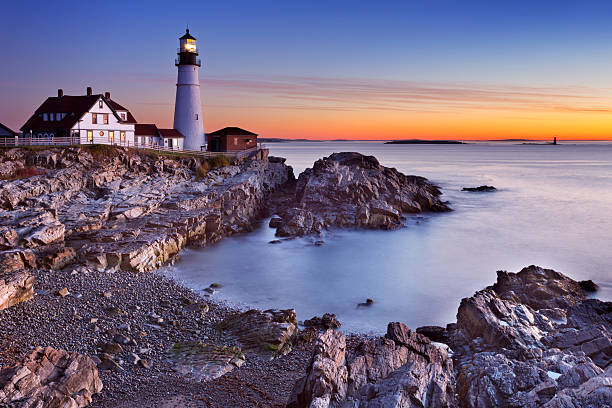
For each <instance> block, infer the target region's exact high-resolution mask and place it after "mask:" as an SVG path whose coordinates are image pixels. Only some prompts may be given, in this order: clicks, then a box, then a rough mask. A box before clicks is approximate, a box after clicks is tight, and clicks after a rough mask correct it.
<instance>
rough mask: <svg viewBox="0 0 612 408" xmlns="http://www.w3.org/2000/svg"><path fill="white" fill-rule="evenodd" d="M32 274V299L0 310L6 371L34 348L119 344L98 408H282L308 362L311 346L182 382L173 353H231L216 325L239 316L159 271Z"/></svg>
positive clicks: (1, 362) (251, 356)
mask: <svg viewBox="0 0 612 408" xmlns="http://www.w3.org/2000/svg"><path fill="white" fill-rule="evenodd" d="M33 274H34V275H35V278H36V283H35V289H36V294H35V296H34V298H33V299H32V300H30V301H27V302H23V303H20V304H18V305H16V306H14V307H12V308H9V309H6V310H2V311H0V319H1V321H2V324H1V325H0V349H2V350H3V353H1V354H0V366H6V365H12V364H14V363H16V362H19V361H21V359H22V358H23V357H24V356H25V355H27V354H28V353H29V352H30V351H31V349H33V348H34V347H36V346H51V347H55V348H59V349H65V350H69V351H76V352H79V353H83V354H86V355H89V356H91V357H95V356H97V355H99V354H100V353H101V351H102V350H101V349H100V347H101V345H103V344H104V343H109V342H116V341H117V338H118V336H119V338H120V339H121V340H122V341H121V342H120V344H121V348H122V351H120V352H119V353H117V354H116V357H115V361H117V363H118V364H119V368H115V369H113V370H100V378H101V379H102V381H103V383H104V389H103V390H102V392H101V393H100V394H98V395H96V396H94V402H93V404H92V405H91V406H92V407H104V408H110V407H126V408H127V407H152V406H154V407H282V406H284V405H285V403H286V402H287V398H288V396H289V394H290V393H291V389H292V387H293V385H294V383H295V381H296V380H297V379H298V378H299V377H301V376H303V375H304V374H305V369H306V367H307V366H308V363H309V360H310V357H311V355H312V346H311V345H306V346H304V345H300V346H295V347H294V349H293V351H291V352H290V353H289V354H288V355H286V356H283V357H279V358H276V359H274V360H269V358H268V357H267V356H264V355H258V354H257V353H247V354H246V363H245V364H244V365H243V366H242V367H240V368H236V369H234V370H233V371H231V372H229V373H228V374H226V375H224V376H222V377H220V378H218V379H216V380H213V381H209V382H201V381H198V380H196V379H193V378H190V377H189V376H185V375H182V374H179V373H177V372H176V371H175V370H174V368H173V364H172V363H171V362H170V361H169V357H168V356H169V354H168V350H169V349H170V348H171V347H172V346H173V345H174V344H175V343H182V342H189V341H202V342H205V343H207V344H214V345H224V346H235V345H236V342H235V339H233V338H231V337H230V336H227V335H224V333H222V332H220V331H219V330H217V329H216V328H215V325H216V323H218V322H219V321H221V320H222V319H223V318H225V317H226V316H228V315H230V314H232V313H235V312H236V310H233V309H231V308H228V307H226V306H223V305H220V304H217V303H215V302H212V301H210V299H204V298H202V297H200V296H199V295H197V294H196V293H194V292H193V291H191V290H189V289H187V288H185V287H183V286H181V285H179V284H178V283H176V282H174V281H173V280H171V279H169V278H167V277H165V276H163V275H161V274H160V273H156V272H150V273H134V272H125V271H98V270H95V269H90V268H84V267H77V268H76V269H71V268H67V269H65V270H59V271H52V270H35V271H33ZM64 288H66V289H67V292H68V294H66V291H63V290H62V289H64ZM59 292H61V293H63V294H64V296H62V295H61V294H59ZM206 309H208V310H207V311H206ZM137 359H141V360H143V361H141V362H140V363H135V362H134V361H135V360H137ZM143 366H144V367H143Z"/></svg>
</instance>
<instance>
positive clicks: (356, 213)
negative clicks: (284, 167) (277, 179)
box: [270, 153, 450, 236]
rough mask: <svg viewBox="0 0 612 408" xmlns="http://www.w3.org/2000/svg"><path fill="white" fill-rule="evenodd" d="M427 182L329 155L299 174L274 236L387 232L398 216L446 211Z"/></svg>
mask: <svg viewBox="0 0 612 408" xmlns="http://www.w3.org/2000/svg"><path fill="white" fill-rule="evenodd" d="M440 195H441V193H440V191H439V190H438V188H437V187H435V186H434V185H432V184H431V183H429V182H428V181H427V180H426V179H424V178H422V177H416V176H406V175H404V174H402V173H400V172H398V171H397V170H395V169H393V168H389V167H384V166H381V165H380V164H379V163H378V161H377V160H376V158H374V157H373V156H364V155H361V154H359V153H334V154H332V155H331V156H329V157H326V158H324V159H320V160H317V161H316V162H315V164H314V166H313V168H310V169H306V170H305V171H304V172H303V173H302V174H300V176H299V178H298V181H297V184H296V187H295V191H294V192H293V197H292V200H285V201H283V200H280V203H281V205H280V206H279V208H278V209H277V211H275V212H276V213H278V214H279V215H280V218H281V219H280V220H279V219H276V218H273V221H271V225H270V226H273V227H277V235H278V236H298V235H306V234H312V233H320V232H322V231H323V230H324V229H326V228H329V227H332V226H337V227H346V226H358V227H367V228H378V229H390V228H396V227H398V226H400V225H401V222H400V216H401V214H402V213H419V212H422V211H449V210H450V209H449V208H448V206H447V205H446V204H445V203H443V202H442V201H441V200H440V198H439V197H440Z"/></svg>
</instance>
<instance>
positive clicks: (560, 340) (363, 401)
mask: <svg viewBox="0 0 612 408" xmlns="http://www.w3.org/2000/svg"><path fill="white" fill-rule="evenodd" d="M585 286H586V287H590V285H585V284H584V283H582V282H576V281H574V280H572V279H570V278H568V277H566V276H564V275H562V274H560V273H558V272H555V271H553V270H550V269H543V268H540V267H536V266H530V267H528V268H525V269H523V270H522V271H520V272H519V273H508V272H503V271H500V272H498V277H497V282H496V283H495V284H494V285H493V286H490V287H488V288H486V289H484V290H482V291H479V292H477V293H476V294H475V295H474V296H472V297H470V298H465V299H463V300H462V301H461V305H460V306H459V310H458V313H457V323H456V324H454V323H453V324H449V325H447V327H446V328H443V327H436V326H425V327H422V328H419V330H418V331H419V332H420V333H422V334H423V335H421V334H418V333H413V332H411V331H409V330H408V329H407V328H406V327H405V326H404V325H402V324H400V323H390V324H389V328H388V330H387V334H386V336H385V337H384V338H378V339H371V340H366V341H364V342H362V343H360V344H359V345H358V346H357V348H356V349H355V350H351V351H347V350H346V339H345V337H344V335H343V334H341V333H340V332H335V331H332V330H328V331H327V332H326V333H325V334H323V335H322V336H320V337H319V339H318V342H317V345H316V351H315V353H314V356H313V359H312V362H311V364H310V366H309V368H308V371H307V376H306V377H304V378H303V379H302V380H300V381H299V382H298V383H297V384H296V386H295V388H294V392H293V394H292V396H291V397H290V401H289V404H288V407H291V408H297V407H312V408H315V407H317V408H320V407H343V408H345V407H346V408H348V407H396V408H403V407H432V408H433V407H467V408H485V407H517V408H518V407H532V408H536V407H545V408H568V407H571V408H592V407H607V406H612V302H602V301H600V300H597V299H588V298H587V296H586V291H585V290H584V289H583V287H585ZM425 335H427V336H429V337H431V338H434V339H435V340H437V341H440V342H444V343H446V344H447V345H448V346H450V349H451V350H452V351H453V355H452V361H451V359H450V358H449V357H448V355H447V354H446V351H445V350H444V349H441V348H440V347H439V346H437V345H434V344H433V343H431V341H430V339H429V338H428V337H426V336H425ZM438 344H439V343H438Z"/></svg>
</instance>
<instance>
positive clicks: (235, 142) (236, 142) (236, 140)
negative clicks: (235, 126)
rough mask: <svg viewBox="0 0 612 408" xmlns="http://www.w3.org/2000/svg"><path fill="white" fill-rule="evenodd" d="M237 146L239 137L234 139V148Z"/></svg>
mask: <svg viewBox="0 0 612 408" xmlns="http://www.w3.org/2000/svg"><path fill="white" fill-rule="evenodd" d="M237 144H238V138H237V137H235V138H234V146H236V145H237Z"/></svg>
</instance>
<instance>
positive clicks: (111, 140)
mask: <svg viewBox="0 0 612 408" xmlns="http://www.w3.org/2000/svg"><path fill="white" fill-rule="evenodd" d="M108 142H109V143H115V132H114V131H113V130H109V131H108Z"/></svg>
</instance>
